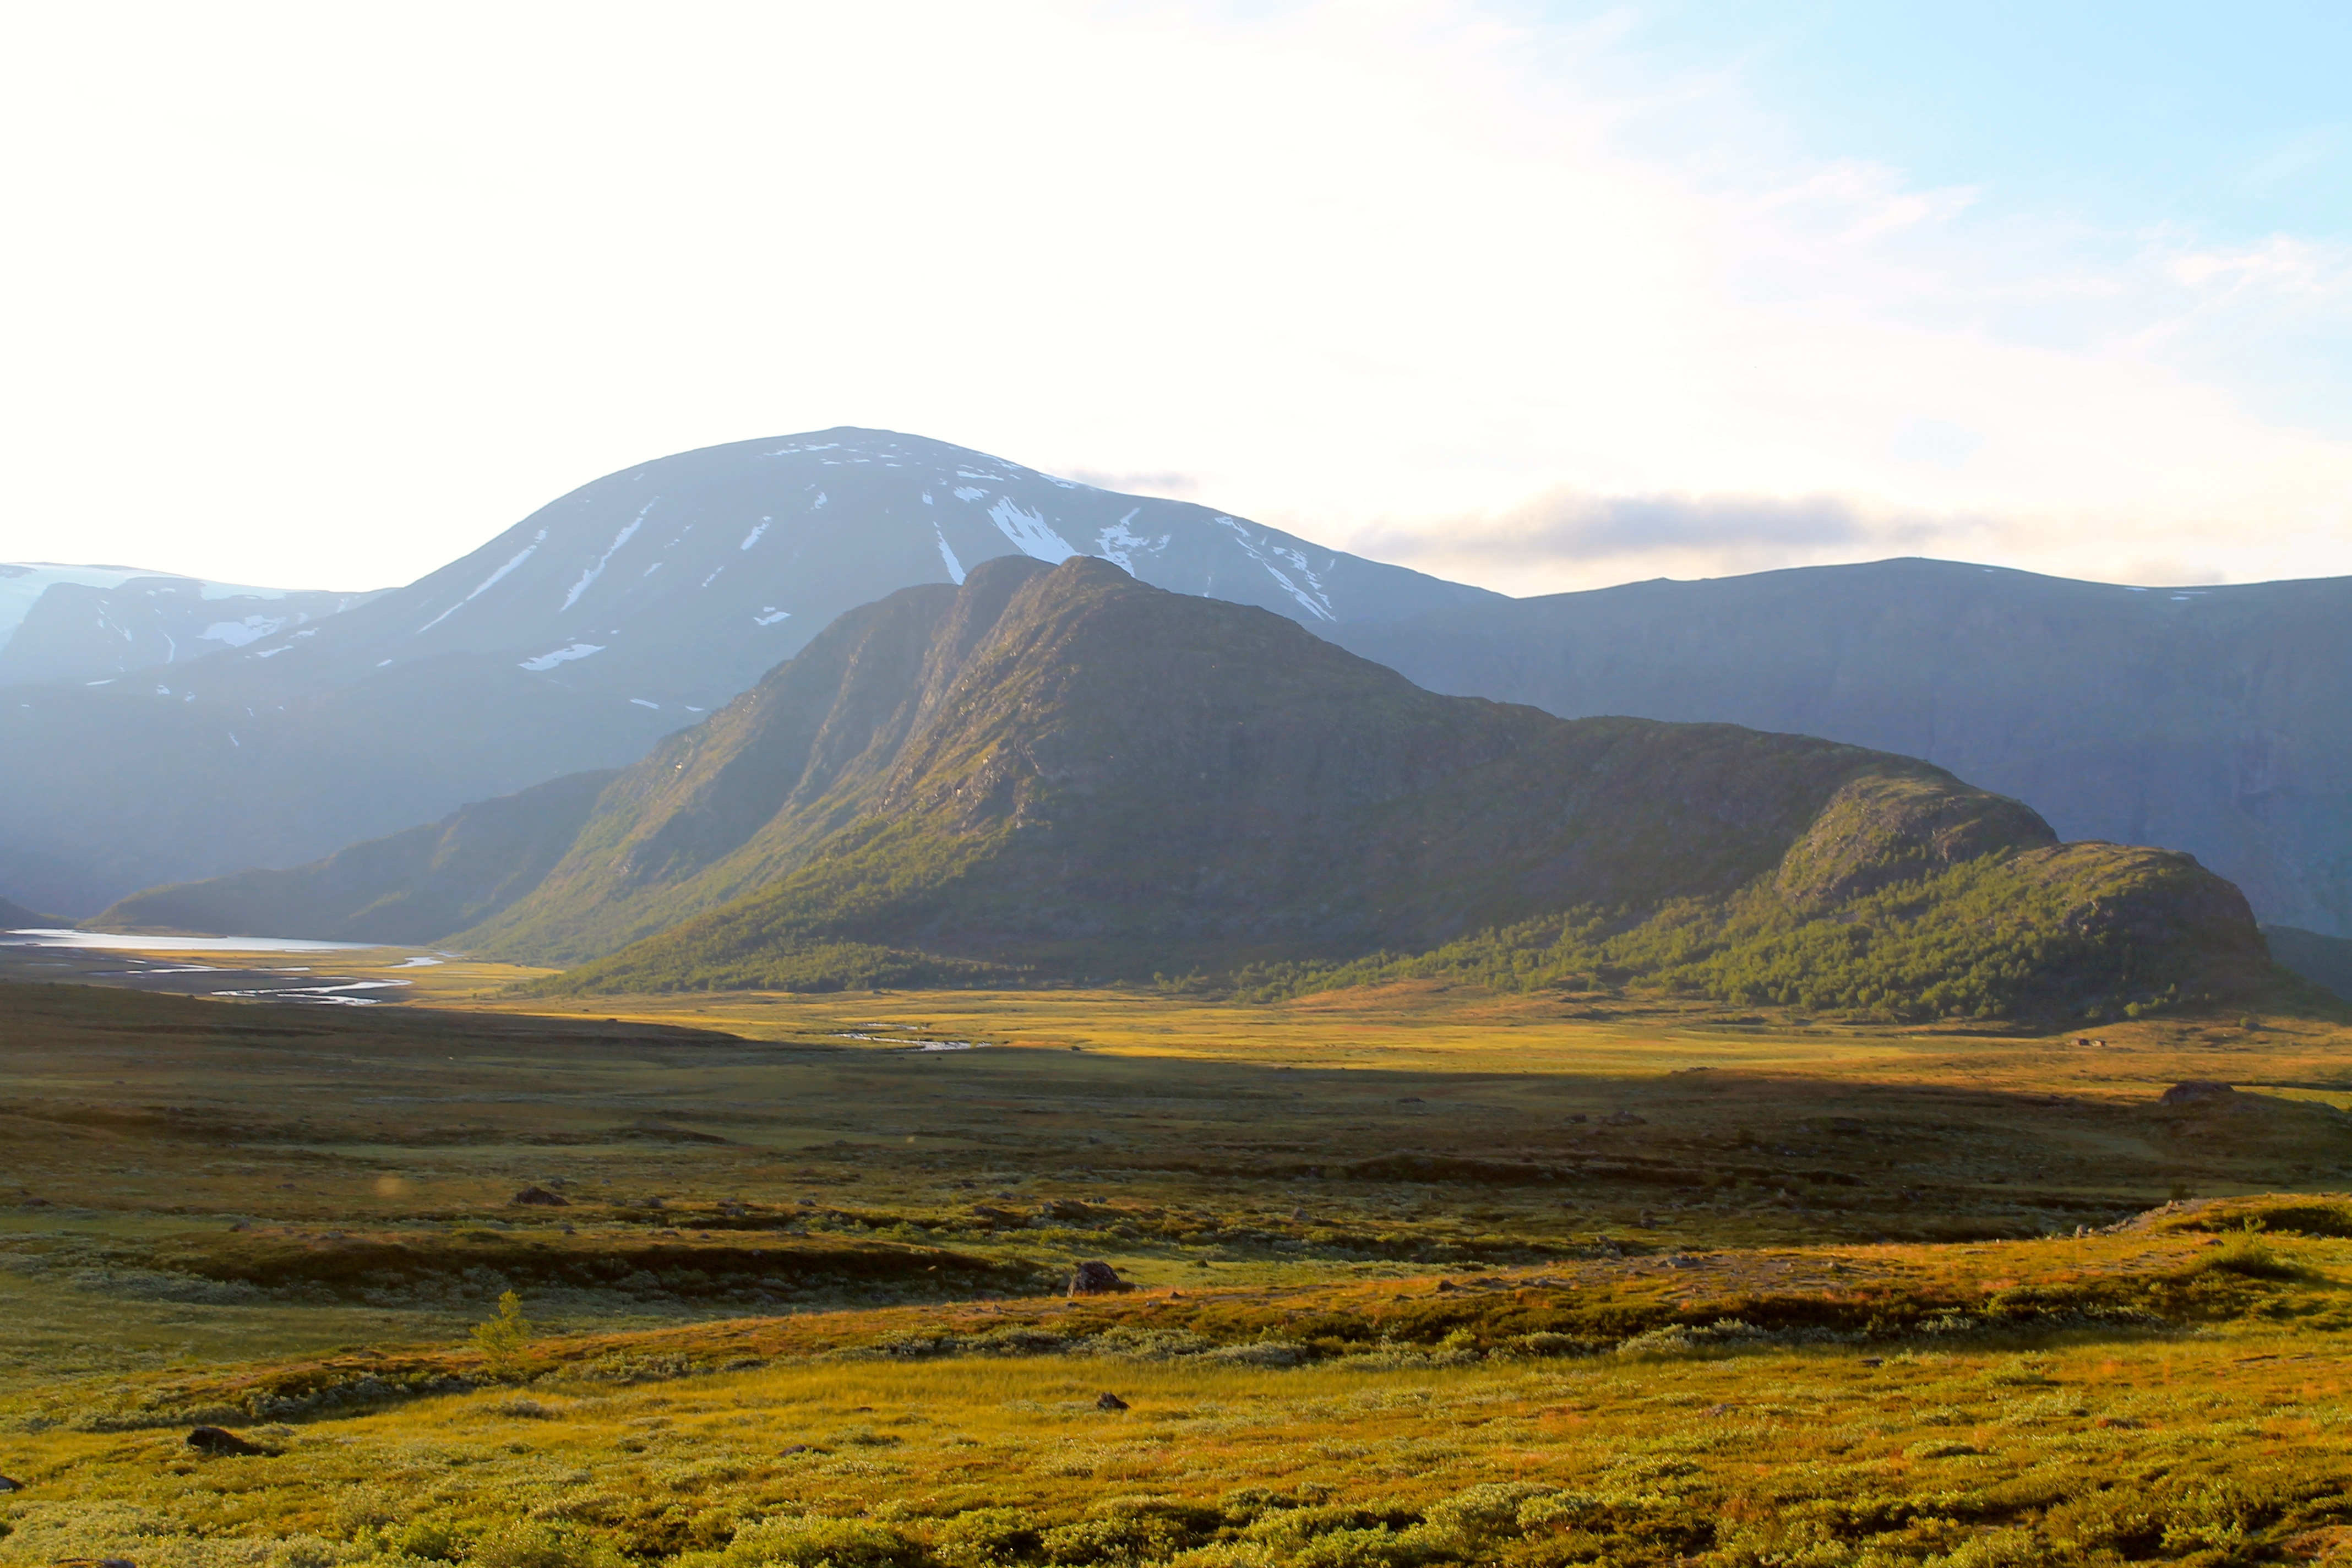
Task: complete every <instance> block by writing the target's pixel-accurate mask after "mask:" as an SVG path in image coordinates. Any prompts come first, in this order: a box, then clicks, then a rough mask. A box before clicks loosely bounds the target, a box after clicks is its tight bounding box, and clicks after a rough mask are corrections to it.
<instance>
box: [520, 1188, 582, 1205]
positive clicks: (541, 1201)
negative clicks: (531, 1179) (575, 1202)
mask: <svg viewBox="0 0 2352 1568" xmlns="http://www.w3.org/2000/svg"><path fill="white" fill-rule="evenodd" d="M508 1201H509V1203H517V1204H528V1205H534V1206H536V1207H539V1208H549V1209H568V1208H570V1207H571V1206H572V1200H571V1199H570V1198H563V1197H558V1196H556V1195H555V1194H553V1193H551V1192H549V1191H548V1190H547V1189H546V1188H545V1187H525V1188H524V1189H523V1190H522V1191H520V1192H519V1193H517V1194H515V1195H514V1196H513V1197H512V1198H510V1199H509V1200H508Z"/></svg>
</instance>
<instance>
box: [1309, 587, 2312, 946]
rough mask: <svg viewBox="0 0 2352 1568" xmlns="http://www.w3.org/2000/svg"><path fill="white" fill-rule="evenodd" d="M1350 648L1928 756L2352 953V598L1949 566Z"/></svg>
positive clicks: (1446, 686)
mask: <svg viewBox="0 0 2352 1568" xmlns="http://www.w3.org/2000/svg"><path fill="white" fill-rule="evenodd" d="M1326 635H1327V636H1328V637H1331V638H1332V639H1333V640H1334V641H1336V642H1339V644H1341V645H1342V646H1343V647H1349V648H1352V649H1354V650H1355V651H1356V652H1358V653H1360V654H1362V655H1364V656H1365V657H1366V658H1373V659H1377V660H1379V661H1380V662H1381V663H1382V664H1386V665H1389V666H1391V668H1395V669H1398V670H1401V671H1402V672H1403V673H1404V674H1405V675H1406V676H1408V677H1410V678H1411V679H1413V680H1415V681H1418V682H1419V683H1420V684H1422V685H1423V686H1426V687H1428V688H1430V689H1433V690H1436V691H1452V692H1461V693H1465V694H1475V695H1477V696H1482V697H1491V698H1496V699H1499V700H1504V701H1511V702H1527V703H1532V704H1534V705H1535V706H1537V707H1539V708H1542V709H1544V710H1547V711H1549V712H1552V713H1557V714H1559V715H1560V716H1561V717H1563V718H1571V719H1572V718H1580V717H1582V716H1584V715H1587V714H1596V713H1628V714H1639V715H1641V716H1643V717H1644V718H1651V719H1669V720H1675V721H1714V722H1726V723H1736V724H1747V725H1752V726H1754V727H1756V728H1758V729H1764V730H1786V731H1799V732H1801V733H1805V734H1810V735H1824V736H1827V737H1829V738H1831V739H1832V740H1838V741H1845V742H1851V743H1853V744H1854V745H1860V746H1871V747H1875V748H1878V749H1880V750H1884V751H1890V752H1902V753H1904V754H1906V755H1908V756H1917V757H1924V758H1927V760H1928V761H1930V762H1933V763H1937V764H1939V765H1941V766H1944V767H1948V768H1950V769H1952V770H1953V771H1954V772H1955V773H1959V774H1960V775H1961V776H1963V777H1965V778H1969V779H1972V780H1975V781H1977V782H1978V783H1979V784H1983V785H1984V786H1985V787H1987V788H1990V789H1994V790H1998V791H2000V792H2001V793H2002V794H2004V795H2015V796H2017V797H2018V798H2020V799H2021V800H2026V801H2031V802H2032V804H2033V806H2034V808H2035V809H2036V810H2038V811H2040V812H2042V814H2043V815H2044V816H2047V817H2048V818H2049V820H2050V822H2051V823H2052V824H2053V826H2055V827H2056V828H2057V829H2058V831H2059V832H2060V834H2061V835H2062V836H2063V837H2070V838H2105V839H2114V840H2117V841H2119V842H2124V843H2133V844H2161V845H2165V846H2167V847H2171V848H2175V849H2181V850H2186V851H2188V852H2189V853H2192V854H2194V855H2196V856H2197V857H2198V858H2200V860H2201V861H2203V862H2204V863H2205V864H2206V865H2208V866H2210V867H2211V868H2214V869H2215V870H2216V871H2218V872H2220V873H2221V875H2223V876H2225V877H2227V878H2229V879H2231V880H2232V881H2234V882H2236V883H2237V884H2238V885H2239V886H2240V887H2241V888H2242V889H2244V890H2245V892H2246V895H2247V897H2248V899H2249V900H2250V901H2251V902H2252V905H2253V907H2254V909H2255V910H2257V911H2258V912H2259V913H2260V914H2261V916H2262V918H2263V920H2265V921H2278V922H2282V923H2284V924H2288V925H2294V926H2300V927H2305V928H2307V929H2309V930H2312V931H2319V932H2322V933H2333V934H2336V935H2339V936H2352V812H2347V810H2346V809H2345V802H2346V798H2347V788H2352V578H2335V579H2326V580H2316V581H2308V582H2290V583H2260V584H2244V585H2240V586H2223V587H2213V588H2146V589H2141V588H2124V587H2116V586H2112V585H2109V584H2099V583H2076V582H2069V581H2066V580H2064V579H2063V578H2054V577H2041V576H2036V575H2034V574H2031V573H2024V572H2012V571H2008V570H2006V569H2002V570H1995V569H1992V568H1990V567H1982V566H1970V565H1966V564H1961V563H1952V562H1942V561H1917V560H1911V561H1885V562H1878V563H1874V564H1870V565H1861V566H1816V567H1806V568H1801V569H1799V570H1794V571H1786V572H1766V573H1759V574H1755V575H1752V576H1745V577H1727V578H1720V579H1717V580H1714V581H1708V582H1698V583H1674V582H1664V581H1660V582H1653V583H1633V584H1626V585H1624V586H1622V587H1616V588H1605V589H1600V590H1597V591H1594V592H1591V593H1580V594H1558V595H1549V596H1546V597H1543V598H1535V599H1517V600H1509V601H1506V602H1502V603H1498V604H1493V605H1479V606H1477V607H1476V608H1475V610H1474V611H1471V612H1470V613H1457V612H1455V611H1453V610H1448V609H1444V608H1440V609H1436V610H1432V611H1429V612H1426V613H1424V614H1422V615H1419V616H1411V617H1407V618H1405V619H1403V620H1401V621H1397V622H1393V623H1390V624H1386V625H1381V626H1334V627H1330V628H1328V630H1327V633H1326Z"/></svg>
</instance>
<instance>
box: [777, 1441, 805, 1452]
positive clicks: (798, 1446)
mask: <svg viewBox="0 0 2352 1568" xmlns="http://www.w3.org/2000/svg"><path fill="white" fill-rule="evenodd" d="M808 1451H809V1446H808V1445H807V1444H806V1443H787V1444H785V1445H784V1446H783V1447H781V1448H779V1449H777V1450H776V1452H777V1453H779V1454H805V1453H807V1452H808Z"/></svg>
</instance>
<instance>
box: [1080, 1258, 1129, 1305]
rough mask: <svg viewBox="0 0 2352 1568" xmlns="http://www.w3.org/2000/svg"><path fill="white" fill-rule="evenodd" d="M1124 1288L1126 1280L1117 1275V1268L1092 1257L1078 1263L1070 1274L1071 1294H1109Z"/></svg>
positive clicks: (1116, 1292) (1114, 1293)
mask: <svg viewBox="0 0 2352 1568" xmlns="http://www.w3.org/2000/svg"><path fill="white" fill-rule="evenodd" d="M1124 1289H1127V1281H1126V1280H1124V1279H1120V1278H1119V1277H1118V1269H1116V1268H1112V1267H1111V1266H1110V1265H1109V1264H1108V1263H1103V1262H1100V1261H1097V1260H1096V1259H1092V1258H1089V1259H1088V1260H1087V1261H1086V1262H1084V1263H1081V1264H1079V1265H1078V1268H1077V1272H1076V1273H1075V1274H1072V1275H1071V1276H1070V1294H1071V1295H1073V1296H1111V1295H1116V1294H1118V1292H1119V1291H1121V1290H1124Z"/></svg>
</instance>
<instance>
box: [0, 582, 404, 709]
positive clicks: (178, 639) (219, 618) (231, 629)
mask: <svg viewBox="0 0 2352 1568" xmlns="http://www.w3.org/2000/svg"><path fill="white" fill-rule="evenodd" d="M374 596H375V595H373V594H334V593H325V592H320V591H316V590H305V589H287V588H258V587H252V586H248V585H247V584H236V583H213V582H207V581H205V580H204V579H203V578H198V577H184V576H181V575H179V574H176V573H170V572H148V571H142V570H140V569H138V568H136V567H131V566H74V565H60V564H58V563H52V562H46V561H31V562H0V686H12V685H15V684H16V683H18V682H21V681H43V680H84V681H87V680H100V679H108V678H110V677H119V676H122V675H126V674H129V673H130V672H131V671H133V670H143V669H150V668H156V667H158V666H162V665H169V664H184V663H186V662H188V661H190V660H192V659H196V658H203V657H204V656H205V654H208V653H218V652H220V651H221V650H222V649H224V648H233V647H245V646H246V645H247V643H251V642H255V641H257V640H258V639H260V638H262V637H271V636H275V635H278V634H279V633H283V632H288V631H291V630H295V629H297V628H299V627H302V626H309V625H310V624H312V623H313V622H316V621H322V620H324V619H326V618H327V617H328V616H332V615H337V614H340V613H341V612H342V611H344V610H347V609H349V608H351V607H352V605H362V604H365V603H366V602H367V601H368V600H369V599H372V598H373V597H374Z"/></svg>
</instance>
